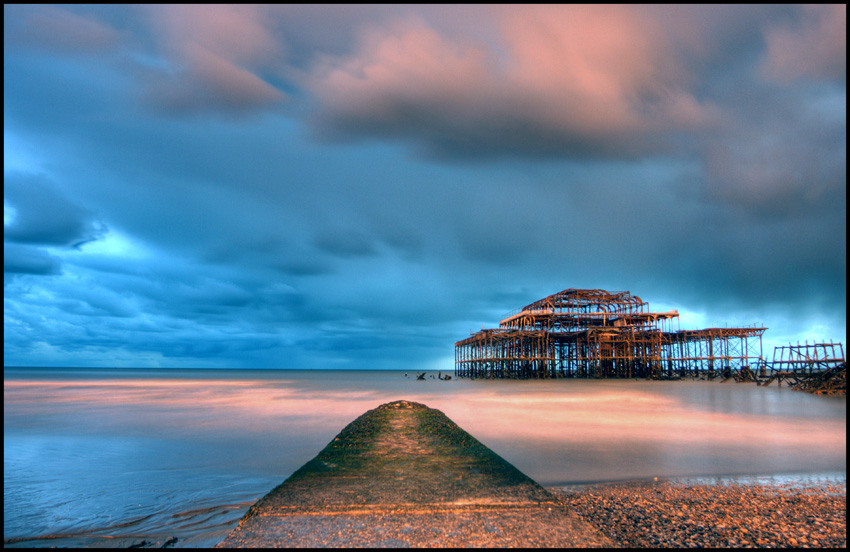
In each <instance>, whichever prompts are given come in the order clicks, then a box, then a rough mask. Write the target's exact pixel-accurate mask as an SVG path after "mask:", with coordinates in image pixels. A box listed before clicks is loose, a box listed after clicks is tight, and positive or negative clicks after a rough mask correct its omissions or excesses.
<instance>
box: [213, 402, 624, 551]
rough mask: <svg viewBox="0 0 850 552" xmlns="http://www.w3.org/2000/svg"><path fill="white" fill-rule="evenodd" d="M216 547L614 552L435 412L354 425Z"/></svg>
mask: <svg viewBox="0 0 850 552" xmlns="http://www.w3.org/2000/svg"><path fill="white" fill-rule="evenodd" d="M218 546H219V547H276V546H286V547H388V546H389V547H407V546H415V547H460V546H464V547H465V546H474V547H483V546H487V547H491V546H492V547H507V546H510V547H590V546H593V547H610V546H612V542H611V541H610V540H608V539H607V538H606V537H604V536H603V535H601V534H599V533H598V532H597V531H596V530H595V529H594V528H592V527H591V526H590V525H588V524H587V523H586V522H584V521H582V520H581V519H580V518H578V517H577V516H576V515H574V514H572V513H570V512H569V511H568V510H567V509H566V508H565V506H564V502H563V499H561V498H559V497H558V496H556V495H554V494H552V493H550V492H549V491H547V490H546V489H544V488H543V487H541V486H540V485H539V484H537V483H536V482H534V481H533V480H532V479H530V478H529V477H528V476H526V475H525V474H523V473H522V472H520V471H519V470H517V469H516V468H515V467H514V466H512V465H511V464H509V463H508V462H507V461H505V460H504V459H502V458H501V457H500V456H498V455H497V454H496V453H494V452H493V451H491V450H490V449H489V448H487V447H486V446H484V445H483V444H482V443H480V442H479V441H477V440H476V439H475V438H474V437H472V436H471V435H469V434H468V433H467V432H465V431H464V430H462V429H461V428H460V427H458V426H457V425H456V424H455V423H454V422H452V421H451V420H450V419H449V418H448V417H446V416H445V414H443V413H442V412H440V411H439V410H434V409H431V408H428V407H427V406H425V405H422V404H418V403H413V402H408V401H396V402H392V403H388V404H385V405H382V406H379V407H378V408H376V409H374V410H370V411H368V412H366V413H365V414H363V415H362V416H360V417H359V418H357V419H356V420H354V421H353V422H352V423H350V424H349V425H348V426H346V427H345V429H343V430H342V432H340V434H339V435H337V436H336V438H334V439H333V441H331V442H330V443H329V444H328V446H327V447H325V449H324V450H322V451H321V452H320V453H319V455H318V456H316V457H315V458H314V459H312V460H310V461H309V462H307V463H306V464H305V465H304V466H302V467H301V468H300V469H299V470H298V471H296V472H295V473H294V474H292V476H291V477H289V478H288V479H287V480H286V481H284V482H283V483H282V484H281V485H279V486H278V487H277V488H275V489H274V490H272V491H271V492H270V493H269V494H267V495H266V496H264V497H263V498H262V499H260V500H259V501H258V502H257V503H256V504H254V505H253V506H252V507H251V508H250V509H249V510H248V512H247V513H246V514H245V516H244V517H243V518H242V520H241V521H240V522H239V526H238V527H237V528H236V529H234V530H233V531H232V532H231V533H230V535H229V536H228V537H227V538H226V539H225V540H224V541H222V542H221V543H220V544H219V545H218Z"/></svg>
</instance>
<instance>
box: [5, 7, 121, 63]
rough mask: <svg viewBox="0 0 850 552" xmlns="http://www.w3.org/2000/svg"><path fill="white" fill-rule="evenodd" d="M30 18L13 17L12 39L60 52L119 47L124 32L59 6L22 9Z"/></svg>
mask: <svg viewBox="0 0 850 552" xmlns="http://www.w3.org/2000/svg"><path fill="white" fill-rule="evenodd" d="M17 9H25V10H27V11H26V15H25V16H24V17H22V18H20V19H18V20H15V19H14V18H13V23H12V25H13V26H12V29H11V32H10V35H11V38H12V40H15V41H17V42H19V43H22V44H26V45H28V46H32V47H36V48H42V49H47V50H52V51H58V52H64V53H68V52H81V53H91V52H100V51H105V50H110V49H113V48H115V47H116V46H117V45H118V44H119V43H120V42H121V39H122V33H120V32H119V31H117V30H115V29H113V28H112V27H110V26H109V25H107V24H106V23H104V22H102V21H100V20H99V19H97V18H96V17H95V16H93V15H80V14H76V13H74V12H71V11H69V10H66V9H64V8H60V7H55V6H30V7H26V8H24V7H18V8H17ZM14 21H16V22H14Z"/></svg>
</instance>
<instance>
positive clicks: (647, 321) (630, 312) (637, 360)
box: [455, 289, 767, 379]
mask: <svg viewBox="0 0 850 552" xmlns="http://www.w3.org/2000/svg"><path fill="white" fill-rule="evenodd" d="M678 318H679V313H678V311H675V310H671V311H668V312H651V311H650V310H649V304H648V303H646V302H644V301H642V300H641V299H640V297H637V296H635V295H632V294H631V293H630V292H628V291H616V292H609V291H605V290H602V289H566V290H564V291H562V292H559V293H556V294H554V295H550V296H548V297H544V298H543V299H540V300H539V301H535V302H534V303H531V304H530V305H526V306H525V307H523V308H522V309H518V310H516V311H514V312H511V313H508V314H507V315H505V317H504V318H503V319H502V320H501V321H500V322H499V327H498V328H493V329H482V330H481V331H479V332H475V333H473V334H472V335H470V336H469V337H468V338H466V339H463V340H461V341H457V342H455V375H456V376H460V377H469V378H515V379H528V378H559V377H567V378H648V379H658V378H672V377H684V376H687V375H696V374H697V373H706V374H708V375H710V376H713V375H714V374H715V373H718V374H719V373H720V372H721V371H723V370H726V369H735V370H740V369H742V368H744V367H749V366H750V365H752V364H755V363H756V362H757V361H758V360H759V359H761V358H762V341H761V340H762V335H763V334H764V332H765V330H766V329H767V328H764V327H759V326H755V325H754V326H751V327H737V328H729V327H723V328H705V329H701V330H679V329H673V327H672V326H673V325H674V324H677V323H678Z"/></svg>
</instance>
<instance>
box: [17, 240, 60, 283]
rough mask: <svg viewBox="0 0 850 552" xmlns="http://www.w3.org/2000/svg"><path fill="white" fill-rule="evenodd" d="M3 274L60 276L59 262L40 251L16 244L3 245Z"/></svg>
mask: <svg viewBox="0 0 850 552" xmlns="http://www.w3.org/2000/svg"><path fill="white" fill-rule="evenodd" d="M3 272H4V273H5V274H35V275H39V276H47V275H55V274H61V272H62V270H61V261H60V260H59V259H58V258H57V257H55V256H53V255H51V254H49V253H47V252H46V251H44V250H42V249H39V248H37V247H32V246H28V245H21V244H17V243H4V244H3Z"/></svg>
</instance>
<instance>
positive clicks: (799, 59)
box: [763, 4, 847, 83]
mask: <svg viewBox="0 0 850 552" xmlns="http://www.w3.org/2000/svg"><path fill="white" fill-rule="evenodd" d="M795 10H796V11H797V12H798V13H797V14H795V15H797V17H795V18H793V19H791V20H790V21H783V22H781V23H777V24H774V25H771V26H770V27H769V28H768V29H767V31H766V32H765V41H766V42H767V57H766V59H765V62H764V65H763V70H764V72H765V73H766V75H767V76H768V77H769V78H772V79H775V80H777V81H779V82H781V83H788V82H790V81H793V80H795V79H799V78H802V77H811V78H816V79H831V80H841V81H844V80H846V78H847V5H846V4H827V5H803V6H800V7H798V8H795Z"/></svg>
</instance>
